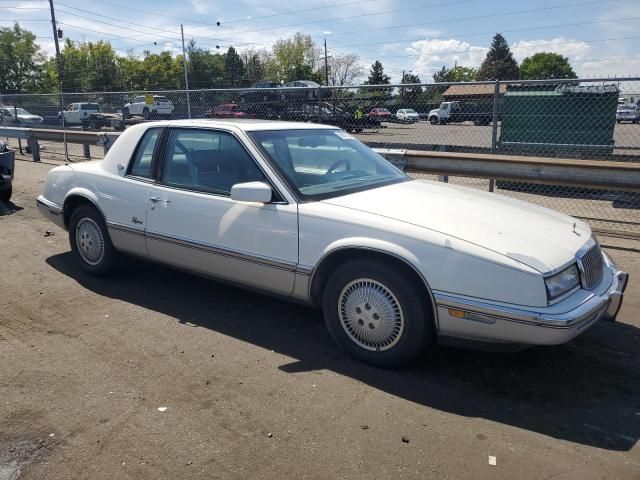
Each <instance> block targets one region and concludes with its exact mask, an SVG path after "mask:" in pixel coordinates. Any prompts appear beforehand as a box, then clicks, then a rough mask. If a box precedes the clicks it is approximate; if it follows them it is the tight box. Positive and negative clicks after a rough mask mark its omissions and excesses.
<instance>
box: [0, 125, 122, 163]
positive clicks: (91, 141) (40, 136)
mask: <svg viewBox="0 0 640 480" xmlns="http://www.w3.org/2000/svg"><path fill="white" fill-rule="evenodd" d="M119 135H120V133H118V132H86V131H82V130H55V129H48V128H19V127H0V137H8V138H19V139H24V140H27V146H28V148H29V149H30V150H31V157H32V158H33V161H34V162H39V161H40V144H39V143H38V142H39V141H43V142H67V143H75V144H80V145H100V146H102V147H104V149H105V152H106V151H107V150H109V148H110V147H111V145H113V142H115V141H116V139H117V138H118V136H119ZM85 157H86V158H89V152H88V149H86V150H85Z"/></svg>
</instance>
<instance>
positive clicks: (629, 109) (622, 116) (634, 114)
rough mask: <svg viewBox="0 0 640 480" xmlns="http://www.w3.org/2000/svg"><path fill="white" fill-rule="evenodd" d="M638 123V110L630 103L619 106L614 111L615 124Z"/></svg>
mask: <svg viewBox="0 0 640 480" xmlns="http://www.w3.org/2000/svg"><path fill="white" fill-rule="evenodd" d="M638 121H640V108H638V107H636V106H635V105H633V104H631V103H628V104H625V105H620V106H619V107H618V109H617V110H616V122H618V123H622V122H631V123H637V122H638Z"/></svg>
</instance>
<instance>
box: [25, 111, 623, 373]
mask: <svg viewBox="0 0 640 480" xmlns="http://www.w3.org/2000/svg"><path fill="white" fill-rule="evenodd" d="M158 145H161V147H158ZM37 205H38V208H39V209H40V211H41V212H42V213H43V214H44V216H45V217H46V218H48V219H50V220H51V221H52V222H54V223H55V224H56V225H58V226H59V227H61V228H64V229H66V230H68V231H69V240H70V245H71V249H72V251H73V254H74V256H75V258H76V260H77V261H78V262H79V264H80V265H81V266H82V268H83V269H84V270H85V271H86V272H88V273H90V274H93V275H106V274H107V273H109V272H110V271H112V270H113V268H114V267H115V266H116V263H117V258H118V256H119V255H120V254H125V253H126V254H132V255H137V256H139V257H142V258H147V259H150V260H153V261H157V262H161V263H164V264H167V265H170V266H173V267H176V268H179V269H184V270H190V271H193V272H196V273H198V274H201V275H205V276H211V277H214V278H218V279H221V280H223V281H228V282H231V283H234V284H239V285H244V286H246V287H249V288H253V289H259V290H263V291H266V292H269V293H272V294H275V295H280V296H283V297H289V298H291V299H294V300H297V301H302V302H306V303H309V304H312V305H316V306H318V307H320V308H322V310H323V312H324V318H325V322H326V324H327V327H328V330H329V332H330V333H331V335H332V336H333V338H334V339H335V341H336V342H337V343H338V345H339V346H340V347H342V348H343V349H344V350H345V351H346V352H348V353H349V354H351V355H352V356H354V357H356V358H358V359H360V360H363V361H366V362H370V363H372V364H376V365H381V366H394V365H398V364H401V363H404V362H406V361H408V360H410V359H412V358H414V357H416V356H417V355H418V354H419V353H421V352H422V351H423V350H425V349H426V348H428V347H429V345H430V344H431V343H432V342H434V341H436V340H437V339H443V338H446V337H454V338H459V339H464V340H473V341H484V342H491V343H493V344H494V345H495V344H518V345H521V344H542V345H552V344H559V343H563V342H567V341H569V340H571V339H572V338H573V337H575V336H576V335H578V334H580V333H582V332H584V331H585V330H587V329H588V328H589V327H590V326H592V325H593V324H594V323H595V322H596V321H598V320H599V319H600V318H607V319H614V318H615V317H616V315H617V312H618V310H619V308H620V305H621V302H622V295H623V292H624V289H625V286H626V283H627V278H628V276H627V274H626V273H624V272H621V271H619V270H618V269H617V268H616V266H615V264H614V262H613V261H612V260H611V259H610V258H609V256H608V255H607V254H606V253H604V252H603V251H602V250H601V249H600V246H599V245H598V242H597V241H596V240H595V238H594V237H593V236H592V232H591V229H590V227H589V225H588V224H587V223H585V222H583V221H581V220H578V219H575V218H571V217H569V216H567V215H564V214H562V213H559V212H555V211H553V210H549V209H545V208H543V207H540V206H537V205H529V204H527V203H525V202H523V201H520V200H516V199H512V198H508V197H504V196H501V195H495V194H492V193H489V192H483V191H480V190H475V189H469V188H462V187H459V186H451V185H448V184H443V183H438V182H431V181H427V180H416V179H412V178H410V177H408V176H407V175H405V174H404V173H403V172H402V171H400V170H398V169H397V168H396V167H394V166H393V165H391V164H390V163H389V162H387V161H386V160H385V159H383V158H382V157H381V156H379V155H378V154H377V153H375V152H373V151H372V150H370V149H369V148H368V147H366V146H365V145H363V144H362V143H360V142H359V141H358V140H356V139H355V138H353V137H352V136H351V135H349V134H348V133H346V132H344V131H343V130H340V129H337V128H334V127H327V126H322V125H315V124H310V123H307V124H301V123H289V122H265V121H252V122H242V123H241V122H229V121H223V120H199V121H198V120H185V121H174V122H148V123H142V124H138V125H135V126H132V127H130V128H128V129H127V130H125V131H124V132H123V133H122V134H121V135H120V137H119V139H118V140H116V142H115V144H114V145H113V147H112V148H111V149H110V150H109V152H108V153H107V154H106V156H105V157H104V159H103V160H98V161H93V162H80V163H73V164H70V165H64V166H59V167H55V168H53V169H51V170H50V171H49V173H48V175H47V178H46V182H45V185H44V192H43V194H42V195H40V196H39V197H38V199H37ZM425 205H427V206H428V208H425ZM114 281H117V280H114ZM176 301H179V299H177V300H176ZM203 301H212V302H214V301H213V300H210V299H203ZM212 305H213V303H212ZM264 321H269V319H268V318H265V319H264Z"/></svg>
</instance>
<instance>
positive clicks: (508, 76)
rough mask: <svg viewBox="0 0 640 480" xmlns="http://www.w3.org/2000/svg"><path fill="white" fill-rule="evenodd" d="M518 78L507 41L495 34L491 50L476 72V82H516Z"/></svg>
mask: <svg viewBox="0 0 640 480" xmlns="http://www.w3.org/2000/svg"><path fill="white" fill-rule="evenodd" d="M519 77H520V72H519V69H518V62H516V60H515V58H513V54H512V53H511V49H510V48H509V44H508V43H507V40H506V39H505V38H504V37H503V36H502V35H500V34H499V33H496V35H495V36H494V37H493V41H492V42H491V48H490V49H489V51H488V52H487V56H486V58H485V59H484V61H483V62H482V65H480V70H478V76H477V79H478V80H517V79H518V78H519Z"/></svg>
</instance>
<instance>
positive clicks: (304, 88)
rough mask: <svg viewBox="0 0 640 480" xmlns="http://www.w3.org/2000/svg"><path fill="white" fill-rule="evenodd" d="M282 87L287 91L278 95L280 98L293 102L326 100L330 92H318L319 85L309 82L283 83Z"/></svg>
mask: <svg viewBox="0 0 640 480" xmlns="http://www.w3.org/2000/svg"><path fill="white" fill-rule="evenodd" d="M282 87H283V88H286V89H287V90H283V91H282V92H281V93H280V98H281V99H282V100H287V101H294V102H305V101H311V102H317V101H318V100H324V99H326V98H328V97H329V96H330V92H331V91H330V90H320V88H321V86H320V84H319V83H316V82H312V81H311V80H294V81H293V82H288V83H285V84H284V85H283V86H282Z"/></svg>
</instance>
